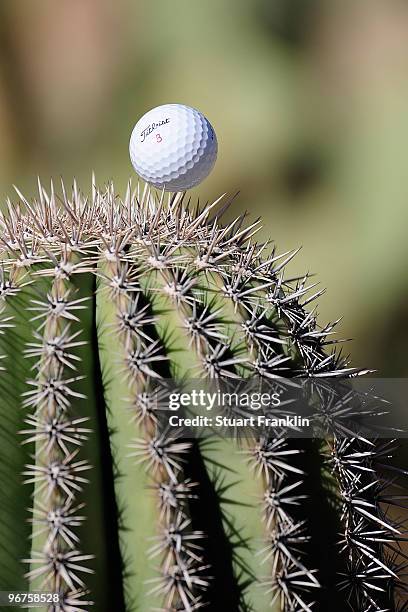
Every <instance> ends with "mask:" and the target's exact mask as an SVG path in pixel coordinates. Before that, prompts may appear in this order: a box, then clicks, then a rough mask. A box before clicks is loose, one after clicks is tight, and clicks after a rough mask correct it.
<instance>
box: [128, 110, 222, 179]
mask: <svg viewBox="0 0 408 612" xmlns="http://www.w3.org/2000/svg"><path fill="white" fill-rule="evenodd" d="M217 149H218V145H217V138H216V136H215V132H214V130H213V128H212V126H211V124H210V122H209V121H208V119H206V118H205V117H204V115H203V114H202V113H200V111H198V110H196V109H195V108H191V107H190V106H184V104H163V106H157V107H156V108H153V109H152V110H150V111H149V112H147V113H146V114H145V115H143V117H142V118H141V119H139V121H138V122H137V123H136V125H135V127H134V128H133V131H132V135H131V137H130V144H129V152H130V159H131V161H132V164H133V167H134V169H135V170H136V172H137V173H138V174H139V176H141V177H142V178H143V179H144V180H145V181H147V182H148V183H151V184H152V185H154V186H155V187H157V188H158V189H163V188H164V189H165V190H166V191H185V190H186V189H190V188H191V187H194V186H195V185H198V183H201V181H203V180H204V179H205V178H206V177H207V176H208V174H209V173H210V172H211V170H212V168H213V166H214V164H215V160H216V158H217Z"/></svg>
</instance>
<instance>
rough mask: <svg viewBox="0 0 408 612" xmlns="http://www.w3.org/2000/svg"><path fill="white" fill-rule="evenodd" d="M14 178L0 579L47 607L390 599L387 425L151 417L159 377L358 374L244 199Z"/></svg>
mask: <svg viewBox="0 0 408 612" xmlns="http://www.w3.org/2000/svg"><path fill="white" fill-rule="evenodd" d="M18 196H19V203H18V204H17V205H13V204H11V203H10V202H8V203H7V211H6V212H5V213H4V214H3V215H2V216H1V218H0V224H1V229H0V232H1V233H0V254H1V278H0V356H1V361H0V366H1V371H0V385H1V387H0V388H1V407H0V453H1V463H0V477H1V481H0V482H1V498H2V500H1V504H0V587H1V589H3V590H40V591H50V592H59V593H61V601H60V603H58V604H57V603H54V604H53V603H49V604H47V605H44V608H43V609H48V610H55V611H57V610H60V611H65V612H68V611H69V612H75V611H79V612H80V611H81V610H87V609H88V608H90V606H91V605H93V606H94V609H95V610H98V612H99V611H100V612H105V611H106V612H107V611H109V612H111V611H113V610H115V611H122V610H123V611H126V612H128V611H131V610H138V611H141V612H145V611H147V610H162V611H166V612H170V611H177V610H178V611H181V610H185V611H192V610H198V609H201V608H204V607H207V609H209V610H211V611H218V610H219V611H221V610H222V611H227V610H228V612H230V611H231V612H234V611H236V612H237V611H244V612H245V611H247V612H249V611H253V612H266V611H267V610H272V611H273V612H289V611H298V610H303V611H309V610H312V608H313V609H314V610H316V609H318V610H322V611H323V610H329V609H330V610H342V611H344V610H346V609H351V610H356V611H361V612H363V611H365V612H371V611H375V610H377V611H380V610H397V609H401V610H402V609H403V608H402V607H401V608H398V605H399V604H398V603H397V598H396V590H397V586H398V585H399V584H402V582H403V581H402V580H401V579H400V576H399V575H400V574H401V573H402V570H403V567H404V565H403V561H402V559H403V557H402V556H401V555H402V553H401V554H400V551H399V548H398V541H399V540H400V539H402V538H403V536H402V526H401V522H398V523H394V522H393V521H392V519H391V518H390V515H389V508H390V506H391V505H393V504H394V503H395V504H398V503H399V501H398V499H394V498H393V497H392V496H391V495H388V494H387V493H386V492H385V488H386V486H387V481H386V479H385V477H384V476H383V474H384V470H385V467H384V464H385V463H386V459H387V458H388V457H389V456H390V455H391V453H392V450H393V444H392V443H390V442H389V441H381V442H377V443H374V442H372V441H368V440H365V439H361V438H359V437H358V436H356V437H351V438H344V437H340V436H336V435H334V436H332V438H331V439H329V440H302V439H290V438H287V439H285V438H282V437H275V438H271V437H267V436H262V435H258V436H255V437H254V438H253V439H248V440H245V441H243V442H242V443H241V446H239V445H237V444H236V442H235V441H234V440H229V439H225V438H220V439H203V440H192V439H185V437H184V436H182V435H181V434H180V435H177V433H174V432H166V431H163V430H161V429H160V427H159V425H158V421H159V413H160V410H161V408H160V402H157V395H158V394H159V395H160V393H161V390H160V389H162V390H163V393H165V391H166V388H165V381H167V380H170V379H171V380H174V381H176V382H180V381H183V380H184V379H186V377H188V376H195V377H196V378H202V379H203V380H204V379H205V380H209V379H210V380H211V379H215V380H222V381H226V382H227V383H228V382H230V383H232V384H233V383H234V381H235V380H236V379H238V378H244V379H249V378H251V377H253V376H254V375H256V376H258V377H260V378H261V379H264V380H273V379H274V378H275V377H276V376H284V377H288V378H304V377H308V378H312V379H313V378H318V377H322V376H328V377H338V378H341V379H346V378H348V377H351V376H355V375H358V374H360V373H361V371H359V370H358V369H355V368H352V367H350V366H349V365H348V360H347V358H345V357H344V356H343V355H342V353H341V352H339V351H337V350H336V340H334V339H333V333H334V331H333V330H334V327H335V323H333V324H329V325H326V326H324V327H320V326H319V325H318V323H317V321H316V314H315V310H314V309H313V308H311V307H310V304H311V303H312V302H313V301H314V300H315V299H316V298H318V296H319V295H320V293H321V291H319V290H317V289H315V288H314V285H313V284H309V281H308V276H307V275H306V276H305V277H304V278H300V279H286V278H285V277H284V270H285V266H286V264H287V263H288V262H289V261H290V260H291V259H292V257H293V256H294V254H295V253H285V254H284V255H278V254H277V253H276V252H275V250H274V249H273V248H271V245H268V244H258V243H257V242H256V241H255V238H254V236H255V234H256V232H257V231H258V229H259V227H260V224H259V221H255V222H252V223H250V224H246V216H245V215H244V216H241V217H239V218H237V219H235V220H234V221H232V222H230V223H227V224H224V225H223V224H222V221H221V217H222V215H223V213H224V211H225V210H226V208H227V207H228V205H229V204H230V201H229V200H227V199H226V198H225V197H224V196H223V197H222V198H219V199H217V200H216V201H215V202H213V203H211V204H207V205H206V206H205V207H204V208H203V209H202V210H200V208H199V207H198V206H197V207H194V206H192V205H191V203H190V202H187V201H186V196H185V194H175V195H172V196H167V195H166V196H165V194H164V192H163V193H156V192H152V191H151V190H150V189H149V188H148V187H147V186H145V187H144V188H143V187H142V186H140V185H138V186H137V187H136V189H132V187H131V185H130V184H129V186H128V189H127V192H126V196H125V198H124V199H123V200H122V199H120V198H119V197H117V196H116V195H115V191H114V187H113V185H108V186H107V187H106V188H104V189H103V190H98V189H97V188H96V187H95V184H94V181H93V186H92V194H91V197H90V199H89V198H87V197H85V196H84V195H82V193H81V192H80V191H79V189H78V187H77V185H76V183H74V185H73V188H72V193H68V192H67V190H66V189H65V187H64V185H62V188H61V195H57V194H56V193H55V191H54V187H53V185H52V184H51V187H50V190H49V191H48V192H47V191H46V190H45V189H44V188H43V186H42V185H41V184H40V183H39V192H38V197H37V199H35V200H34V201H33V202H31V203H30V202H29V201H28V200H27V199H26V198H25V197H24V196H23V195H22V194H21V193H20V192H18ZM266 253H268V254H266ZM160 385H162V387H161V386H160ZM153 393H154V397H155V401H153V399H152V398H153ZM378 464H381V469H379V468H378V467H377V465H378ZM24 566H25V567H24ZM402 605H404V604H402ZM36 609H38V608H36Z"/></svg>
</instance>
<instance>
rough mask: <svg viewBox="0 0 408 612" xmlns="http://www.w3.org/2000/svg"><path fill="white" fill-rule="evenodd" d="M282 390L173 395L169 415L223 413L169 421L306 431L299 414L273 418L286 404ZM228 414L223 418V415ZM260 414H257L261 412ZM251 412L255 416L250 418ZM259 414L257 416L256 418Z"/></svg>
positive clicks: (306, 424) (172, 424)
mask: <svg viewBox="0 0 408 612" xmlns="http://www.w3.org/2000/svg"><path fill="white" fill-rule="evenodd" d="M282 394H283V391H282V389H279V390H276V391H273V392H271V393H269V392H252V393H249V392H236V391H235V392H226V391H222V390H220V389H218V390H217V391H211V392H210V391H205V390H204V389H192V390H191V391H189V392H182V393H179V392H173V393H170V395H169V401H168V408H169V410H170V411H179V410H180V409H186V410H187V411H188V412H190V411H191V409H193V410H197V409H198V410H200V411H201V410H203V411H205V412H216V411H217V412H223V413H224V414H217V415H215V416H212V415H211V416H210V415H208V414H194V415H190V416H185V415H180V414H177V415H171V416H170V417H169V419H168V424H169V425H170V427H200V428H201V427H222V428H226V427H231V428H237V427H250V428H254V427H280V428H307V427H310V425H311V422H310V419H309V418H306V417H303V416H300V415H298V414H289V413H287V414H281V413H280V414H279V415H277V414H273V412H271V411H273V410H274V409H275V410H279V412H281V409H282V407H283V405H284V404H285V403H288V402H287V401H285V400H284V399H283V398H282ZM226 411H227V412H228V414H225V412H226ZM261 411H262V414H259V413H258V412H261ZM252 412H254V413H255V414H251V413H252ZM257 413H258V414H257Z"/></svg>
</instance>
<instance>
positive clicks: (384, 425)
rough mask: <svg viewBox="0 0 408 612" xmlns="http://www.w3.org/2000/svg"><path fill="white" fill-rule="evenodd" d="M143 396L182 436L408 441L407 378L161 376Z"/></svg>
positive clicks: (156, 416)
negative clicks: (179, 378)
mask: <svg viewBox="0 0 408 612" xmlns="http://www.w3.org/2000/svg"><path fill="white" fill-rule="evenodd" d="M142 395H144V396H145V397H144V398H143V402H144V409H145V410H148V411H150V413H151V415H152V419H153V420H154V421H155V422H156V423H157V426H158V428H159V430H161V431H166V432H168V431H169V430H170V432H172V433H174V435H175V436H176V437H178V438H179V437H185V438H194V437H201V436H206V435H208V434H210V435H211V434H215V435H220V436H223V437H236V436H241V435H242V436H243V437H245V436H251V437H252V436H253V435H254V434H255V435H262V436H268V437H275V436H286V437H302V438H303V437H306V438H324V437H332V436H333V435H334V436H337V437H346V438H351V437H355V436H359V437H361V436H363V437H365V438H367V439H368V438H371V437H374V438H386V439H388V438H390V437H398V438H408V410H407V402H408V379H380V378H365V377H357V378H351V379H340V380H339V379H333V378H332V377H327V378H324V377H316V378H312V377H310V378H307V379H300V378H292V379H286V378H282V377H279V378H278V377H274V379H273V380H267V381H265V380H264V379H260V378H256V377H253V378H250V379H238V378H236V379H233V380H228V381H227V382H225V381H220V380H218V379H217V380H216V381H203V380H202V379H194V380H185V381H183V383H182V384H180V385H177V384H175V383H174V381H172V380H170V379H162V380H161V381H156V382H154V387H153V388H150V389H149V391H146V393H145V394H142Z"/></svg>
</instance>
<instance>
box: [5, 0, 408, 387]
mask: <svg viewBox="0 0 408 612" xmlns="http://www.w3.org/2000/svg"><path fill="white" fill-rule="evenodd" d="M166 102H181V103H185V104H188V105H191V106H196V107H197V108H199V109H200V110H201V111H202V112H203V113H204V114H206V115H207V116H208V118H209V119H210V121H211V122H212V124H213V125H214V127H215V129H216V132H217V135H218V140H219V159H218V162H217V164H216V167H215V169H214V171H213V173H212V175H211V176H210V177H209V178H208V179H207V180H206V181H205V182H204V183H203V184H202V185H201V186H200V187H199V188H198V189H197V190H195V192H197V194H198V193H199V194H200V198H201V199H203V200H207V199H212V198H215V197H216V196H217V195H218V194H219V193H220V192H224V191H227V192H229V193H234V192H236V191H237V190H239V191H240V196H239V198H238V199H237V200H236V202H235V205H234V211H233V212H234V213H239V212H241V211H242V210H244V209H249V210H250V212H251V213H252V215H255V216H257V215H262V216H263V218H264V222H265V226H264V230H263V233H262V238H266V237H268V236H272V238H273V239H274V240H275V241H276V243H277V245H278V248H279V249H280V250H281V251H286V250H288V249H293V248H296V247H297V246H299V245H302V246H303V248H302V250H301V252H300V253H299V255H298V256H297V258H296V260H295V261H294V263H293V266H292V268H291V271H294V272H296V273H301V272H308V271H309V272H314V273H316V278H317V280H319V281H320V283H321V285H322V286H323V287H327V293H326V294H325V295H324V296H323V297H322V298H321V299H320V304H319V313H320V317H321V321H322V322H323V321H326V320H332V319H335V318H337V317H338V316H340V315H342V316H343V320H342V322H341V324H340V326H339V330H340V333H341V335H342V336H345V337H352V338H354V341H353V343H352V344H351V346H350V348H349V350H350V351H351V352H352V355H353V361H354V363H355V364H356V365H364V366H368V367H372V368H377V369H378V370H379V371H380V372H381V373H382V374H383V375H388V376H404V375H407V374H408V360H407V359H406V346H407V342H408V324H407V323H408V316H407V311H408V309H407V297H408V257H407V255H408V238H407V228H408V4H407V3H406V2H405V1H402V0H366V1H364V0H359V1H355V0H354V1H351V0H337V1H336V0H250V1H248V0H205V2H203V1H202V2H198V0H173V1H172V2H170V1H169V0H150V1H149V0H139V1H138V2H135V1H134V0H116V2H112V1H111V0H59V1H58V2H56V1H55V0H36V1H35V2H33V1H31V2H30V1H27V0H1V4H0V197H1V201H2V202H4V200H5V197H6V196H7V195H11V196H12V197H14V196H13V190H12V184H13V183H16V184H18V185H19V187H20V188H21V189H23V190H24V191H25V193H26V195H28V196H30V197H33V196H34V195H35V184H36V177H37V175H40V176H41V177H42V179H43V180H44V182H46V181H48V179H49V177H50V176H52V177H54V178H55V179H58V178H59V176H63V177H64V178H65V180H66V181H67V182H68V183H71V181H72V177H73V176H74V175H75V176H76V177H77V178H78V179H79V180H80V182H81V184H82V186H83V188H84V189H85V188H86V189H88V187H89V185H90V176H91V171H92V170H95V172H96V174H97V179H98V181H99V182H101V183H102V182H104V181H106V180H108V179H111V178H113V179H114V180H115V183H116V186H117V190H118V192H123V189H124V187H125V184H126V181H127V179H128V177H129V176H132V175H133V171H132V168H131V166H130V162H129V158H128V139H129V135H130V132H131V129H132V127H133V125H134V123H135V122H136V121H137V119H138V118H139V117H140V115H142V114H143V113H144V112H146V111H147V110H149V109H150V108H151V107H153V106H156V105H159V104H162V103H166Z"/></svg>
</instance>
